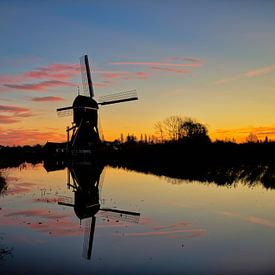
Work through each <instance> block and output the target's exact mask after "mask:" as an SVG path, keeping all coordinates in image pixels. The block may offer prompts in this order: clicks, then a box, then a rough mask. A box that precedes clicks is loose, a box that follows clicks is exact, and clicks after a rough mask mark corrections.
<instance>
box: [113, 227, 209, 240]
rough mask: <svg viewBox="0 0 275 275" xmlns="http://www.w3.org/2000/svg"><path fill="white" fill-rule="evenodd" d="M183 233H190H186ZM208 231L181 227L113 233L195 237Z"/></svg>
mask: <svg viewBox="0 0 275 275" xmlns="http://www.w3.org/2000/svg"><path fill="white" fill-rule="evenodd" d="M182 233H190V234H189V235H184V234H182ZM206 233H207V231H206V230H204V229H179V230H168V231H147V232H138V233H124V234H117V233H116V234H113V235H114V236H120V237H122V236H123V237H143V236H163V235H167V236H168V237H170V238H195V237H201V236H204V235H206Z"/></svg>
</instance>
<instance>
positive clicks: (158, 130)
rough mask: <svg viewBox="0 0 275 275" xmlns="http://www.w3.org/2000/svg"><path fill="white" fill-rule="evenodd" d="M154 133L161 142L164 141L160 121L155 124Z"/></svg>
mask: <svg viewBox="0 0 275 275" xmlns="http://www.w3.org/2000/svg"><path fill="white" fill-rule="evenodd" d="M155 132H156V134H157V135H158V136H159V138H160V140H161V142H163V140H164V127H163V124H162V122H161V121H158V122H157V123H156V124H155Z"/></svg>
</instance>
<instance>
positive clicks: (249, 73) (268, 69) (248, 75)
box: [214, 65, 275, 84]
mask: <svg viewBox="0 0 275 275" xmlns="http://www.w3.org/2000/svg"><path fill="white" fill-rule="evenodd" d="M274 71H275V65H272V66H267V67H262V68H258V69H254V70H250V71H247V72H243V73H241V74H239V75H235V76H231V77H228V78H224V79H220V80H217V81H215V82H214V84H224V83H228V82H231V81H234V80H239V79H243V78H252V77H258V76H261V75H265V74H269V73H272V72H274Z"/></svg>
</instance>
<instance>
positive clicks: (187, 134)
mask: <svg viewBox="0 0 275 275" xmlns="http://www.w3.org/2000/svg"><path fill="white" fill-rule="evenodd" d="M180 128H181V131H180V133H181V138H188V139H190V140H198V141H210V138H209V136H208V134H207V132H208V130H207V128H206V126H205V125H203V124H202V123H199V122H196V121H195V120H193V119H191V118H186V119H185V120H184V121H183V122H182V124H181V126H180Z"/></svg>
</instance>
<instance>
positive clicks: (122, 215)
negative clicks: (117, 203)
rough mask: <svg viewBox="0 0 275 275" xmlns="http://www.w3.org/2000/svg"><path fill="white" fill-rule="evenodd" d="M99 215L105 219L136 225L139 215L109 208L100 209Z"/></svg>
mask: <svg viewBox="0 0 275 275" xmlns="http://www.w3.org/2000/svg"><path fill="white" fill-rule="evenodd" d="M100 215H101V216H102V217H104V218H106V219H112V220H119V221H124V222H129V223H138V222H139V218H140V213H137V212H131V211H125V210H119V209H111V208H101V209H100Z"/></svg>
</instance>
